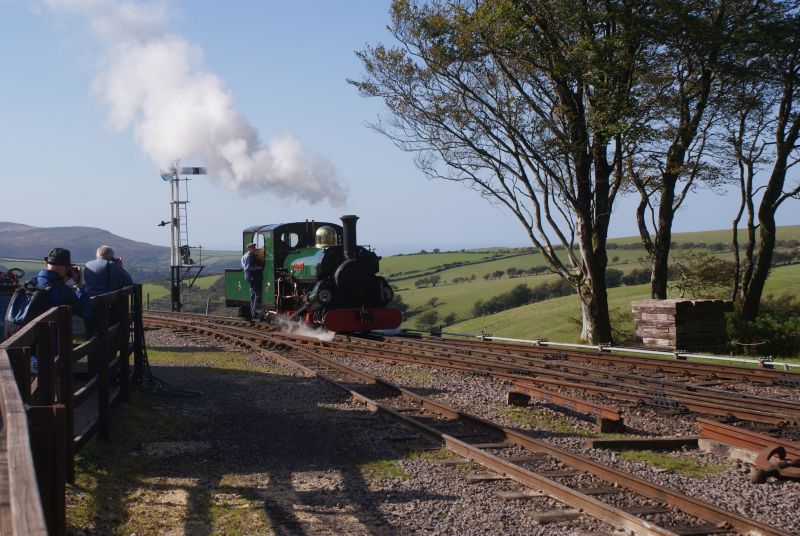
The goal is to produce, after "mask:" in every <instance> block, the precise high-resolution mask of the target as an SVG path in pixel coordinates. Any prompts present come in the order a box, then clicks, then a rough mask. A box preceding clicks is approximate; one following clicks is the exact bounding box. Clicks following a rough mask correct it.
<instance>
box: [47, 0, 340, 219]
mask: <svg viewBox="0 0 800 536" xmlns="http://www.w3.org/2000/svg"><path fill="white" fill-rule="evenodd" d="M44 5H45V6H46V8H48V10H49V12H50V13H51V14H54V15H58V16H67V17H68V16H72V17H74V16H78V17H80V18H83V19H85V20H86V21H87V22H88V25H89V27H90V29H91V31H92V34H93V35H94V37H95V38H96V39H97V41H99V43H100V44H101V46H102V53H101V57H102V60H101V67H100V70H99V72H98V74H97V75H96V77H95V79H94V82H93V84H92V90H93V92H94V94H95V95H97V96H98V97H99V98H100V99H101V100H102V101H104V102H105V103H106V104H107V105H108V107H109V118H108V122H109V126H110V127H111V128H112V129H114V130H117V131H122V130H126V129H129V128H130V129H132V131H133V136H134V138H135V140H136V142H137V144H138V145H139V146H140V147H141V148H142V150H143V151H144V152H145V153H146V154H147V156H148V157H150V158H151V159H152V160H153V162H154V163H155V164H156V165H157V166H158V168H159V169H166V168H168V167H169V165H170V164H171V163H172V162H174V161H176V160H186V159H194V158H199V159H202V161H203V164H204V165H205V166H206V167H207V168H208V169H209V172H210V176H211V177H212V178H218V179H221V180H222V182H223V184H224V185H225V186H226V187H227V188H229V189H231V190H234V191H238V192H241V193H255V192H262V191H263V192H270V193H271V194H275V195H278V196H281V197H284V198H296V199H301V200H304V201H308V202H311V203H314V202H318V201H322V200H328V201H329V202H330V203H331V204H332V205H334V206H340V205H342V204H343V203H344V200H345V193H344V192H345V190H344V189H343V187H342V185H341V184H339V182H340V181H339V180H338V178H337V175H336V170H335V169H334V167H333V164H332V163H331V162H330V160H329V159H327V158H325V157H321V156H316V155H310V154H308V153H307V152H306V151H305V150H304V149H303V147H302V146H301V144H300V142H299V141H298V140H297V139H295V138H294V137H293V136H292V135H291V134H290V133H284V134H282V135H279V136H276V137H274V138H272V139H270V140H268V141H267V142H266V143H262V142H261V141H259V135H258V132H257V131H256V129H255V128H254V127H253V126H251V125H250V124H249V123H248V122H247V120H246V118H245V117H243V116H242V115H241V114H240V113H239V112H237V111H236V110H235V108H234V97H233V95H232V94H231V93H230V91H228V90H227V89H226V88H225V84H224V82H223V81H222V80H221V79H220V78H219V77H218V76H217V75H216V74H214V73H212V72H210V71H208V70H207V69H206V68H205V67H204V65H203V52H202V50H201V49H200V48H199V47H198V46H196V45H194V44H192V43H190V42H188V41H187V40H186V39H185V38H184V37H182V36H180V35H177V34H174V33H171V32H170V31H169V27H170V20H169V19H170V18H169V14H168V10H167V7H166V4H165V3H164V2H157V1H150V2H136V3H134V2H117V1H114V0H44Z"/></svg>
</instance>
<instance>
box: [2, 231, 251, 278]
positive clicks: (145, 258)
mask: <svg viewBox="0 0 800 536" xmlns="http://www.w3.org/2000/svg"><path fill="white" fill-rule="evenodd" d="M102 244H107V245H109V246H111V247H112V248H114V251H115V253H116V254H117V255H119V256H120V257H122V258H123V259H125V266H126V267H128V268H147V269H150V270H156V271H159V272H160V271H164V270H165V271H166V273H167V274H169V248H168V247H166V246H154V245H153V244H148V243H147V242H138V241H136V240H130V239H128V238H124V237H122V236H119V235H115V234H113V233H111V232H109V231H106V230H104V229H99V228H97V227H33V226H30V225H23V224H20V223H12V222H0V259H29V260H32V261H33V264H37V265H38V264H40V262H39V261H40V260H41V259H43V258H44V257H46V256H47V253H48V252H49V251H50V250H51V249H52V248H54V247H64V248H67V249H69V250H70V251H71V252H72V261H73V262H74V263H76V264H80V263H83V262H86V261H89V260H91V259H94V257H95V251H96V250H97V247H98V246H100V245H102ZM194 255H195V253H194V252H193V256H194ZM202 255H203V259H202V260H203V263H204V264H205V265H206V266H207V268H206V272H207V273H208V272H217V273H219V272H221V271H222V270H223V269H224V268H226V267H233V266H236V265H237V264H238V260H239V255H240V254H239V253H237V252H231V251H212V250H204V251H203V252H202ZM196 261H197V262H199V258H198V259H196ZM0 264H6V265H9V267H10V266H11V265H14V263H9V262H2V263H0ZM17 264H19V263H17ZM27 264H30V263H27ZM23 268H29V266H24V267H23Z"/></svg>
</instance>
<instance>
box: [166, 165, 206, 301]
mask: <svg viewBox="0 0 800 536" xmlns="http://www.w3.org/2000/svg"><path fill="white" fill-rule="evenodd" d="M205 174H206V168H203V167H179V166H178V162H175V164H174V165H173V166H172V167H171V168H170V169H169V170H168V171H165V172H162V173H161V179H162V180H164V181H165V182H169V184H170V194H169V209H170V220H169V221H168V222H166V221H162V222H161V223H160V224H159V225H160V226H162V227H163V226H166V225H169V226H170V236H171V246H170V254H169V259H170V297H171V302H172V311H180V310H181V308H182V307H183V304H182V302H181V283H182V282H183V281H184V280H186V279H188V278H189V277H190V275H191V274H192V272H194V277H193V278H192V281H191V283H189V286H190V287H191V285H192V283H194V281H195V279H197V276H198V275H200V272H202V271H203V268H204V266H203V264H202V258H201V259H200V262H198V263H195V261H194V259H192V257H191V250H192V247H191V246H190V245H189V224H188V217H187V216H188V215H187V205H188V204H189V191H188V183H189V180H190V179H189V176H190V175H205ZM181 181H184V188H183V192H181V187H180V184H181Z"/></svg>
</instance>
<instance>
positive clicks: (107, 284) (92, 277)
mask: <svg viewBox="0 0 800 536" xmlns="http://www.w3.org/2000/svg"><path fill="white" fill-rule="evenodd" d="M96 257H97V258H96V259H95V260H93V261H89V262H87V263H86V267H85V268H84V276H83V278H84V281H85V283H86V292H88V293H89V296H91V297H93V296H97V295H98V294H106V293H107V292H114V291H115V290H119V289H121V288H123V287H127V286H130V285H132V284H133V280H132V279H131V276H130V274H129V273H128V272H126V271H125V269H124V268H123V267H122V259H118V258H116V257H114V250H113V249H111V248H110V247H108V246H100V247H99V248H97V255H96Z"/></svg>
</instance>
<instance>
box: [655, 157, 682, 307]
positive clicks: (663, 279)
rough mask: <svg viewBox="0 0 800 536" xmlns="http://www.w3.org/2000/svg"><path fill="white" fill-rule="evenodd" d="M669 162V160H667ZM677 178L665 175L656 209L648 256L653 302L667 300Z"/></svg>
mask: <svg viewBox="0 0 800 536" xmlns="http://www.w3.org/2000/svg"><path fill="white" fill-rule="evenodd" d="M668 162H669V160H668ZM677 181H678V177H677V175H675V174H674V173H665V174H664V178H663V184H662V186H661V201H660V203H659V207H658V229H657V230H656V239H655V241H654V242H653V252H652V253H651V255H650V263H651V264H650V267H651V269H652V273H651V274H650V296H651V297H652V298H653V299H654V300H666V299H667V281H668V280H669V251H670V247H671V246H672V220H673V219H674V217H675V210H674V208H673V203H674V202H675V185H676V184H677Z"/></svg>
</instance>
